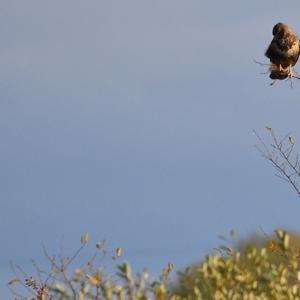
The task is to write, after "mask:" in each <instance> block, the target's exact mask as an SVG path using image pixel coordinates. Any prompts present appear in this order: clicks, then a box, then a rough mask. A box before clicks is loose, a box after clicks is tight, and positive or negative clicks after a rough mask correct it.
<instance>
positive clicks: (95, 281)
mask: <svg viewBox="0 0 300 300" xmlns="http://www.w3.org/2000/svg"><path fill="white" fill-rule="evenodd" d="M86 278H87V279H88V280H89V282H90V284H91V285H93V286H95V285H97V284H98V283H99V280H98V279H97V278H95V277H93V276H91V275H89V274H87V275H86Z"/></svg>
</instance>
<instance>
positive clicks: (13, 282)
mask: <svg viewBox="0 0 300 300" xmlns="http://www.w3.org/2000/svg"><path fill="white" fill-rule="evenodd" d="M19 282H20V280H19V279H12V280H10V281H9V282H8V283H7V284H8V285H15V284H17V283H19Z"/></svg>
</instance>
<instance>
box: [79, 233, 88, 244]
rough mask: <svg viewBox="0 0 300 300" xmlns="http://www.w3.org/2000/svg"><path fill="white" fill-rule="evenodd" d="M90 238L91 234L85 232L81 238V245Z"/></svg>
mask: <svg viewBox="0 0 300 300" xmlns="http://www.w3.org/2000/svg"><path fill="white" fill-rule="evenodd" d="M88 240H89V234H88V233H87V232H86V233H85V234H83V235H82V236H81V238H80V243H81V245H84V244H86V243H87V242H88Z"/></svg>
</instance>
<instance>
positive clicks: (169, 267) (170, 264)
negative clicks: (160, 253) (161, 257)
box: [167, 262, 174, 273]
mask: <svg viewBox="0 0 300 300" xmlns="http://www.w3.org/2000/svg"><path fill="white" fill-rule="evenodd" d="M173 269H174V265H173V264H172V263H171V262H168V266H167V271H168V273H170V272H171V271H172V270H173Z"/></svg>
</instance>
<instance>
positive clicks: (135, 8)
mask: <svg viewBox="0 0 300 300" xmlns="http://www.w3.org/2000/svg"><path fill="white" fill-rule="evenodd" d="M283 6H284V5H283V4H282V1H264V2H261V1H247V2H242V1H226V2H221V1H205V0H203V1H199V0H198V1H196V0H195V1H179V0H165V1H161V0H160V1H158V0H157V1H156V0H151V1H146V0H129V1H113V0H110V1H99V0H98V1H94V0H90V1H77V0H72V1H71V0H65V1H58V0H52V1H42V2H41V1H37V0H27V1H11V0H2V2H1V4H0V16H1V17H0V36H1V46H0V69H1V72H0V91H1V101H0V141H1V143H0V164H1V167H0V179H1V181H0V182H1V189H0V203H1V208H2V209H1V210H0V220H1V221H0V235H1V248H2V249H1V258H0V282H1V285H2V286H1V285H0V295H2V294H3V295H5V294H6V291H5V287H4V285H3V282H6V281H7V280H8V279H9V278H10V277H11V276H10V275H8V274H7V266H8V261H9V260H14V261H16V262H18V263H20V264H23V266H25V268H26V266H27V265H29V264H28V262H29V260H30V259H31V258H37V260H39V261H41V262H42V260H43V258H42V249H41V242H45V243H46V244H47V245H49V248H51V250H53V251H55V250H58V248H59V241H60V240H61V238H62V237H64V239H65V242H66V245H67V247H69V249H70V250H71V249H75V248H76V245H77V244H78V241H79V238H80V236H81V234H82V233H83V232H86V231H87V232H89V233H90V236H91V239H92V241H93V242H96V241H97V240H102V239H106V240H107V242H108V245H109V246H110V247H111V248H114V247H117V246H122V247H123V248H124V257H125V258H126V259H128V260H130V261H131V263H132V264H133V265H134V266H135V267H136V270H137V271H138V270H141V269H142V268H143V267H148V268H149V269H150V270H152V271H153V272H154V273H156V272H158V270H160V269H161V268H163V267H164V266H165V264H166V263H167V262H168V261H172V262H173V263H174V265H175V268H177V269H178V268H181V267H183V266H185V265H187V264H189V263H191V262H194V261H197V260H200V259H201V258H202V257H203V255H204V254H206V253H208V252H209V251H210V250H211V249H212V248H213V247H215V246H217V245H218V244H219V241H218V238H217V236H218V234H226V233H227V232H229V230H230V229H231V228H236V229H237V231H238V232H239V233H240V234H241V235H245V234H247V233H249V232H251V231H253V230H257V229H258V228H259V227H263V228H264V229H265V230H266V231H271V230H273V229H274V228H276V227H277V226H286V227H289V228H292V229H295V230H297V229H299V226H300V222H299V216H298V215H299V209H300V199H298V198H297V196H296V195H295V193H294V192H293V191H292V190H291V188H290V187H289V186H288V185H287V184H285V183H284V182H281V181H280V180H279V179H278V178H276V177H275V176H273V174H274V171H273V170H272V168H271V166H269V165H268V164H267V162H266V161H264V160H263V159H262V158H261V157H260V155H259V154H258V153H257V152H256V150H255V149H254V144H255V143H256V139H255V136H254V135H253V132H252V130H253V129H256V130H258V131H259V132H263V131H264V127H265V126H266V125H268V126H271V127H273V128H274V129H275V130H276V132H278V134H282V135H284V134H286V133H287V132H293V134H294V135H295V137H296V138H297V137H298V139H300V128H299V111H300V97H299V91H300V82H299V83H298V82H295V83H294V88H293V89H291V88H290V86H289V83H287V82H280V83H278V84H276V85H275V86H273V87H270V86H269V83H270V80H269V79H268V76H267V75H262V74H260V73H261V72H263V71H264V69H263V68H262V67H260V66H259V65H256V64H254V63H253V59H257V60H259V61H266V60H265V58H264V56H263V54H264V51H265V49H266V47H267V45H268V43H269V41H270V40H271V37H272V36H271V32H272V27H273V25H274V24H275V23H277V22H278V21H283V22H287V23H289V24H290V25H291V26H292V27H293V28H294V29H295V30H296V31H298V32H299V33H300V22H299V14H298V11H299V9H300V3H299V1H290V2H289V6H286V5H285V7H283ZM296 69H297V67H296ZM299 151H300V148H299ZM27 267H28V268H30V267H29V266H27Z"/></svg>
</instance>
